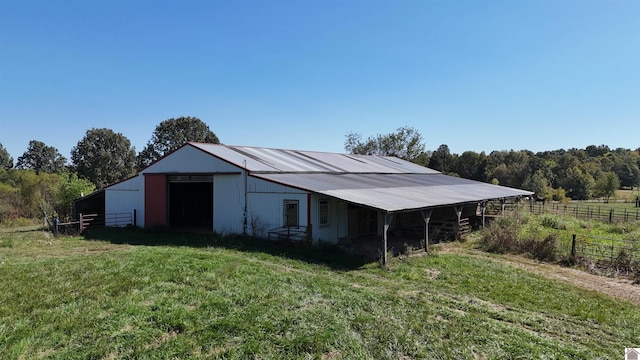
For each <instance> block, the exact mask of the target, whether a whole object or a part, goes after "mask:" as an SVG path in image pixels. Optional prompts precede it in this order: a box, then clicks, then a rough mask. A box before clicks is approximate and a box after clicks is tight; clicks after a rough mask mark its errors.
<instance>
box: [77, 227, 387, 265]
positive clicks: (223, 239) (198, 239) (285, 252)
mask: <svg viewBox="0 0 640 360" xmlns="http://www.w3.org/2000/svg"><path fill="white" fill-rule="evenodd" d="M84 237H85V239H87V240H89V241H90V240H100V241H107V242H110V243H112V244H123V245H124V244H126V245H140V246H176V247H182V246H185V247H191V248H223V249H232V250H237V251H242V252H247V253H265V254H269V255H273V256H278V257H285V258H289V259H294V260H300V261H304V262H307V263H310V264H318V265H324V266H327V267H329V268H331V269H333V270H342V271H348V270H355V269H358V268H360V267H362V266H364V265H365V264H369V263H371V262H372V261H375V259H372V258H368V257H363V256H361V255H353V254H350V253H348V252H346V251H344V250H343V249H342V248H340V247H338V246H336V245H321V246H314V247H311V246H308V245H303V244H301V243H291V242H278V241H270V240H265V239H261V238H252V237H249V236H242V235H225V236H221V235H218V234H212V233H202V232H190V231H178V230H172V229H166V228H156V229H137V228H131V227H129V228H101V229H91V230H90V231H87V232H85V234H84Z"/></svg>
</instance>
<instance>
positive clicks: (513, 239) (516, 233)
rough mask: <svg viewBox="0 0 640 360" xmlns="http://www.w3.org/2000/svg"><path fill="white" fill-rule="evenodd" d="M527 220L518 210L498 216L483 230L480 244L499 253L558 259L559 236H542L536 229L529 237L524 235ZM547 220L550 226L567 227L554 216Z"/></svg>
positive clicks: (544, 259)
mask: <svg viewBox="0 0 640 360" xmlns="http://www.w3.org/2000/svg"><path fill="white" fill-rule="evenodd" d="M527 220H528V219H527V218H525V217H524V216H523V215H522V214H520V213H517V212H515V213H512V214H509V215H506V216H504V217H501V218H498V219H497V220H496V221H494V222H493V223H491V224H490V225H489V226H488V227H487V228H485V229H484V230H483V232H482V234H481V237H480V246H481V247H482V248H483V249H484V250H486V251H488V252H493V253H498V254H504V253H514V254H529V255H531V256H532V257H533V258H535V259H538V260H540V261H556V260H557V258H558V251H557V249H558V236H557V235H556V234H548V235H546V236H545V237H544V238H541V236H540V235H539V233H538V232H535V231H534V232H533V233H532V234H531V233H530V235H528V236H527V237H523V236H522V235H521V234H522V232H523V231H522V230H523V228H524V226H525V225H526V223H527ZM543 220H544V219H543ZM546 221H547V225H545V226H548V227H553V228H556V227H562V226H564V227H566V225H565V224H564V223H563V222H561V221H559V220H557V219H556V218H554V217H548V219H547V220H546Z"/></svg>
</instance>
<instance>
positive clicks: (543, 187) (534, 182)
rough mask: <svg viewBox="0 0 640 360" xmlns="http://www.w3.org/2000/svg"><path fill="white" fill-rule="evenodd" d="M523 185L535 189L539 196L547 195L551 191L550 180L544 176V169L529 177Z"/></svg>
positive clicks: (530, 189) (528, 188)
mask: <svg viewBox="0 0 640 360" xmlns="http://www.w3.org/2000/svg"><path fill="white" fill-rule="evenodd" d="M522 187H523V188H524V189H526V190H529V191H533V192H534V193H536V195H537V196H538V197H546V196H547V195H548V194H549V193H550V187H549V180H547V178H546V177H545V176H544V173H543V171H542V170H538V171H536V172H535V173H534V174H533V175H532V176H531V177H529V178H527V180H525V182H524V184H523V186H522Z"/></svg>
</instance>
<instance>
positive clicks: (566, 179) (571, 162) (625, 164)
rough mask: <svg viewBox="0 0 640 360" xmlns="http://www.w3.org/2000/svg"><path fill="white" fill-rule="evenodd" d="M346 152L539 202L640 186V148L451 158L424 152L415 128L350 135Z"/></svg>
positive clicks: (445, 150) (443, 151)
mask: <svg viewBox="0 0 640 360" xmlns="http://www.w3.org/2000/svg"><path fill="white" fill-rule="evenodd" d="M345 150H346V151H347V152H349V153H353V154H375V155H390V156H397V157H400V158H403V159H405V160H409V161H412V162H415V163H417V164H420V165H423V166H426V167H429V168H432V169H434V170H438V171H441V172H442V173H445V174H448V175H453V176H459V177H463V178H467V179H472V180H477V181H482V182H490V183H493V184H499V185H503V186H509V187H514V188H520V189H525V190H530V191H533V192H535V193H536V196H538V197H540V198H545V199H550V200H556V201H566V200H570V199H573V200H587V199H593V198H604V199H605V200H606V201H608V200H609V198H610V197H611V196H613V195H614V194H615V191H616V190H618V189H620V188H633V187H634V186H638V185H639V184H638V183H639V182H640V147H638V148H636V149H635V150H631V149H624V148H616V149H611V148H609V147H608V146H607V145H589V146H587V147H586V148H584V149H576V148H572V149H568V150H565V149H559V150H552V151H543V152H538V153H533V152H532V151H529V150H499V151H492V152H491V153H489V154H486V153H485V152H479V153H478V152H475V151H465V152H463V153H462V154H454V153H451V151H450V150H449V147H448V146H447V145H446V144H443V145H440V146H439V147H438V148H437V149H436V150H434V151H426V150H425V144H424V140H423V137H422V135H421V134H420V133H419V132H418V131H417V130H416V129H413V128H410V127H401V128H399V129H397V131H396V132H392V133H389V134H377V135H375V136H369V137H368V138H367V139H364V138H363V136H362V135H361V134H360V133H357V132H351V133H349V134H347V135H346V140H345Z"/></svg>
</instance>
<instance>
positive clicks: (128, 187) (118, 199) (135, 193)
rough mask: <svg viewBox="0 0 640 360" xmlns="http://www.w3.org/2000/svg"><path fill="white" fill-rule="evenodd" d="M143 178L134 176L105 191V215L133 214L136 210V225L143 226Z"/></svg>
mask: <svg viewBox="0 0 640 360" xmlns="http://www.w3.org/2000/svg"><path fill="white" fill-rule="evenodd" d="M143 180H144V179H143V177H142V176H136V177H133V178H131V179H128V180H125V181H122V182H120V183H117V184H115V185H113V186H110V187H108V188H106V189H105V213H107V214H116V213H128V212H129V213H133V210H134V209H136V213H137V214H136V215H137V219H136V223H137V224H138V226H140V227H142V226H143V225H144V214H145V212H144V196H143V194H144V192H143Z"/></svg>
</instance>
